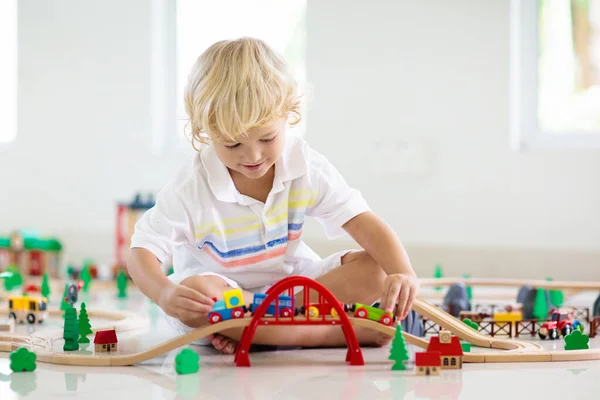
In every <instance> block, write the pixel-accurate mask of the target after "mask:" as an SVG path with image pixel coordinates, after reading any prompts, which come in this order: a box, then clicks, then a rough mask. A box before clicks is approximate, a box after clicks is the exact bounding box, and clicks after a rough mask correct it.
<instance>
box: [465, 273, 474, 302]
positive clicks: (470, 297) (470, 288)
mask: <svg viewBox="0 0 600 400" xmlns="http://www.w3.org/2000/svg"><path fill="white" fill-rule="evenodd" d="M470 277H471V275H469V274H464V275H463V278H465V279H469V278H470ZM466 288H467V298H468V299H469V300H473V288H472V287H471V286H467V287H466Z"/></svg>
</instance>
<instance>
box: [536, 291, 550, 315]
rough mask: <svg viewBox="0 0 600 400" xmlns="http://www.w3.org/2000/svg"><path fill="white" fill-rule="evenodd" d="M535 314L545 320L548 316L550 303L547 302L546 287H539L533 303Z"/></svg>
mask: <svg viewBox="0 0 600 400" xmlns="http://www.w3.org/2000/svg"><path fill="white" fill-rule="evenodd" d="M533 316H534V317H535V318H536V319H538V320H543V321H545V320H546V319H547V317H548V303H546V293H545V291H544V288H538V289H537V293H536V295H535V302H534V303H533Z"/></svg>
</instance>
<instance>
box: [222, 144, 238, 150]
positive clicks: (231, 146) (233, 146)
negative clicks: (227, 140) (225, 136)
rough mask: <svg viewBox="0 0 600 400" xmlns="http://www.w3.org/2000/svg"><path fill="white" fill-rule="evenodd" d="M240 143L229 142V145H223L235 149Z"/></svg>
mask: <svg viewBox="0 0 600 400" xmlns="http://www.w3.org/2000/svg"><path fill="white" fill-rule="evenodd" d="M239 145H240V144H239V143H236V144H230V145H227V144H226V145H225V147H227V148H228V149H235V148H236V147H238V146H239Z"/></svg>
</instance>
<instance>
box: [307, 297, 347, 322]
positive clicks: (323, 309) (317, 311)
mask: <svg viewBox="0 0 600 400" xmlns="http://www.w3.org/2000/svg"><path fill="white" fill-rule="evenodd" d="M339 303H340V307H341V308H342V310H344V311H348V310H349V309H350V306H349V305H347V304H344V303H342V302H341V301H340V302H339ZM298 311H299V313H300V314H305V315H307V316H308V317H310V318H317V317H318V316H319V315H321V316H322V315H331V316H332V317H333V318H337V317H339V315H338V313H337V311H336V310H335V308H333V307H331V306H330V305H329V304H327V303H324V304H321V303H311V304H309V305H308V310H306V309H305V308H304V306H301V307H300V309H299V310H298Z"/></svg>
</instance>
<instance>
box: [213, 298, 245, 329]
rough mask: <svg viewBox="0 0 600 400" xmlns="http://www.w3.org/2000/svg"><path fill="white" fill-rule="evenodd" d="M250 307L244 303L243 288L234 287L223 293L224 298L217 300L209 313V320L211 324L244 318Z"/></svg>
mask: <svg viewBox="0 0 600 400" xmlns="http://www.w3.org/2000/svg"><path fill="white" fill-rule="evenodd" d="M246 312H248V309H247V307H246V305H245V304H244V296H243V294H242V291H241V289H232V290H228V291H226V292H224V293H223V300H219V301H216V302H215V304H214V305H213V308H212V310H211V311H210V312H209V313H208V321H209V322H210V323H211V324H216V323H217V322H221V321H226V320H229V319H234V318H242V317H244V316H245V315H246Z"/></svg>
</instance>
